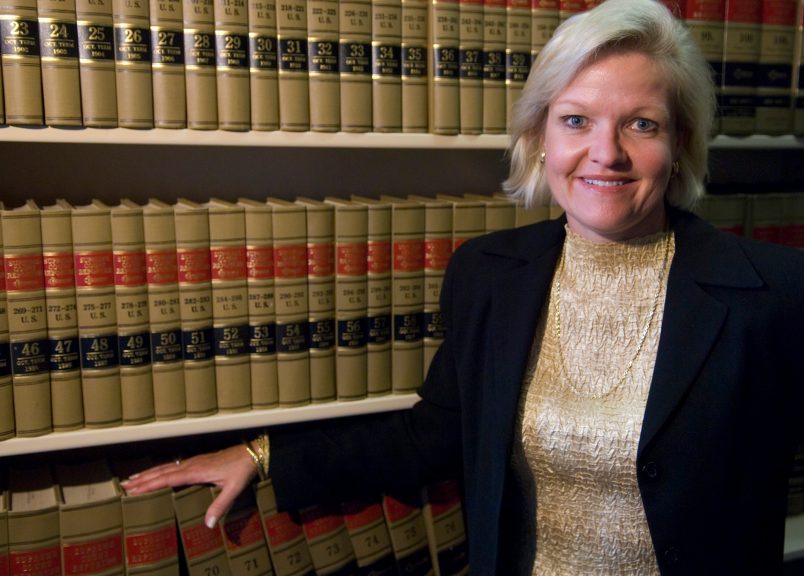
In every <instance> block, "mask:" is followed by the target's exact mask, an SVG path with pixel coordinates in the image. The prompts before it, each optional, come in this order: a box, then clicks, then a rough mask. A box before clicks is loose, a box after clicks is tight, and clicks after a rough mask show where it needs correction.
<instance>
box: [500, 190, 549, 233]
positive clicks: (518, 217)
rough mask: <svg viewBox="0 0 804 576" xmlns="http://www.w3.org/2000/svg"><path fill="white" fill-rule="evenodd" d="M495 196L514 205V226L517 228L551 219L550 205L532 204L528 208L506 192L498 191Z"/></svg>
mask: <svg viewBox="0 0 804 576" xmlns="http://www.w3.org/2000/svg"><path fill="white" fill-rule="evenodd" d="M493 196H494V198H498V199H500V200H504V201H506V202H510V203H511V204H513V205H514V227H516V228H518V227H520V226H527V225H528V224H535V223H536V222H541V221H543V220H549V219H550V207H549V206H532V207H530V208H526V207H525V206H524V204H523V203H522V202H517V201H516V200H514V199H513V198H511V197H510V196H508V194H506V193H505V192H497V193H495V194H494V195H493Z"/></svg>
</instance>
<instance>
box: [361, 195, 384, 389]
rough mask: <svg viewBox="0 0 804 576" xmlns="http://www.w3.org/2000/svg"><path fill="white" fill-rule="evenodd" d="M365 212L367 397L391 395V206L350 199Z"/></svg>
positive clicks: (379, 201)
mask: <svg viewBox="0 0 804 576" xmlns="http://www.w3.org/2000/svg"><path fill="white" fill-rule="evenodd" d="M352 200H353V201H354V202H358V203H360V204H365V206H366V209H367V211H368V236H367V238H368V241H367V243H366V273H367V282H366V285H367V293H366V294H367V299H366V322H367V342H366V352H367V353H366V380H367V387H368V395H369V396H381V395H383V394H388V393H389V392H391V327H392V324H393V320H392V317H391V296H392V280H391V204H390V203H389V202H384V201H381V200H376V199H372V198H365V197H362V196H352Z"/></svg>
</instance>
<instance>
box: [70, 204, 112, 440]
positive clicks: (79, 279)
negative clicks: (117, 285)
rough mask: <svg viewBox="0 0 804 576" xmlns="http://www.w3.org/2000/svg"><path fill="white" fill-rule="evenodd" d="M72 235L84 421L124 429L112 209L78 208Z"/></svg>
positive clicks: (106, 207)
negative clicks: (122, 425) (115, 293)
mask: <svg viewBox="0 0 804 576" xmlns="http://www.w3.org/2000/svg"><path fill="white" fill-rule="evenodd" d="M72 232H73V254H74V262H75V296H76V303H77V305H78V338H79V349H80V351H81V384H82V389H83V395H84V421H85V425H86V426H87V427H88V428H101V427H106V426H118V425H120V424H122V422H123V411H122V398H121V390H120V365H119V357H118V352H117V311H116V308H115V295H114V265H113V262H114V259H113V256H112V225H111V212H110V210H109V207H108V206H106V205H104V204H103V203H102V202H100V201H98V200H94V201H93V202H92V203H91V204H86V205H83V206H75V207H73V213H72Z"/></svg>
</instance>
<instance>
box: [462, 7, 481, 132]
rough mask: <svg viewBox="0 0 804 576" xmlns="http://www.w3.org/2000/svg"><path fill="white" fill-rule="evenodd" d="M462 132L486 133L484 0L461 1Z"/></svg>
mask: <svg viewBox="0 0 804 576" xmlns="http://www.w3.org/2000/svg"><path fill="white" fill-rule="evenodd" d="M459 10H460V17H461V20H460V22H461V28H460V32H459V39H460V46H459V62H460V69H459V79H458V85H459V87H460V111H461V134H480V133H481V132H483V0H460V2H459Z"/></svg>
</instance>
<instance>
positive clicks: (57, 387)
mask: <svg viewBox="0 0 804 576" xmlns="http://www.w3.org/2000/svg"><path fill="white" fill-rule="evenodd" d="M40 221H41V228H42V263H43V268H44V273H45V303H46V306H47V335H48V341H49V342H48V364H49V368H50V400H51V408H52V410H51V412H52V415H53V430H54V431H55V432H61V431H66V430H75V429H77V428H81V427H82V426H83V425H84V404H83V397H82V393H81V357H80V354H79V343H78V311H77V309H76V299H75V270H74V266H73V231H72V208H71V206H70V205H69V204H68V203H67V202H66V201H64V200H57V201H56V202H55V203H53V204H50V205H48V206H43V207H42V209H41V212H40Z"/></svg>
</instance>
